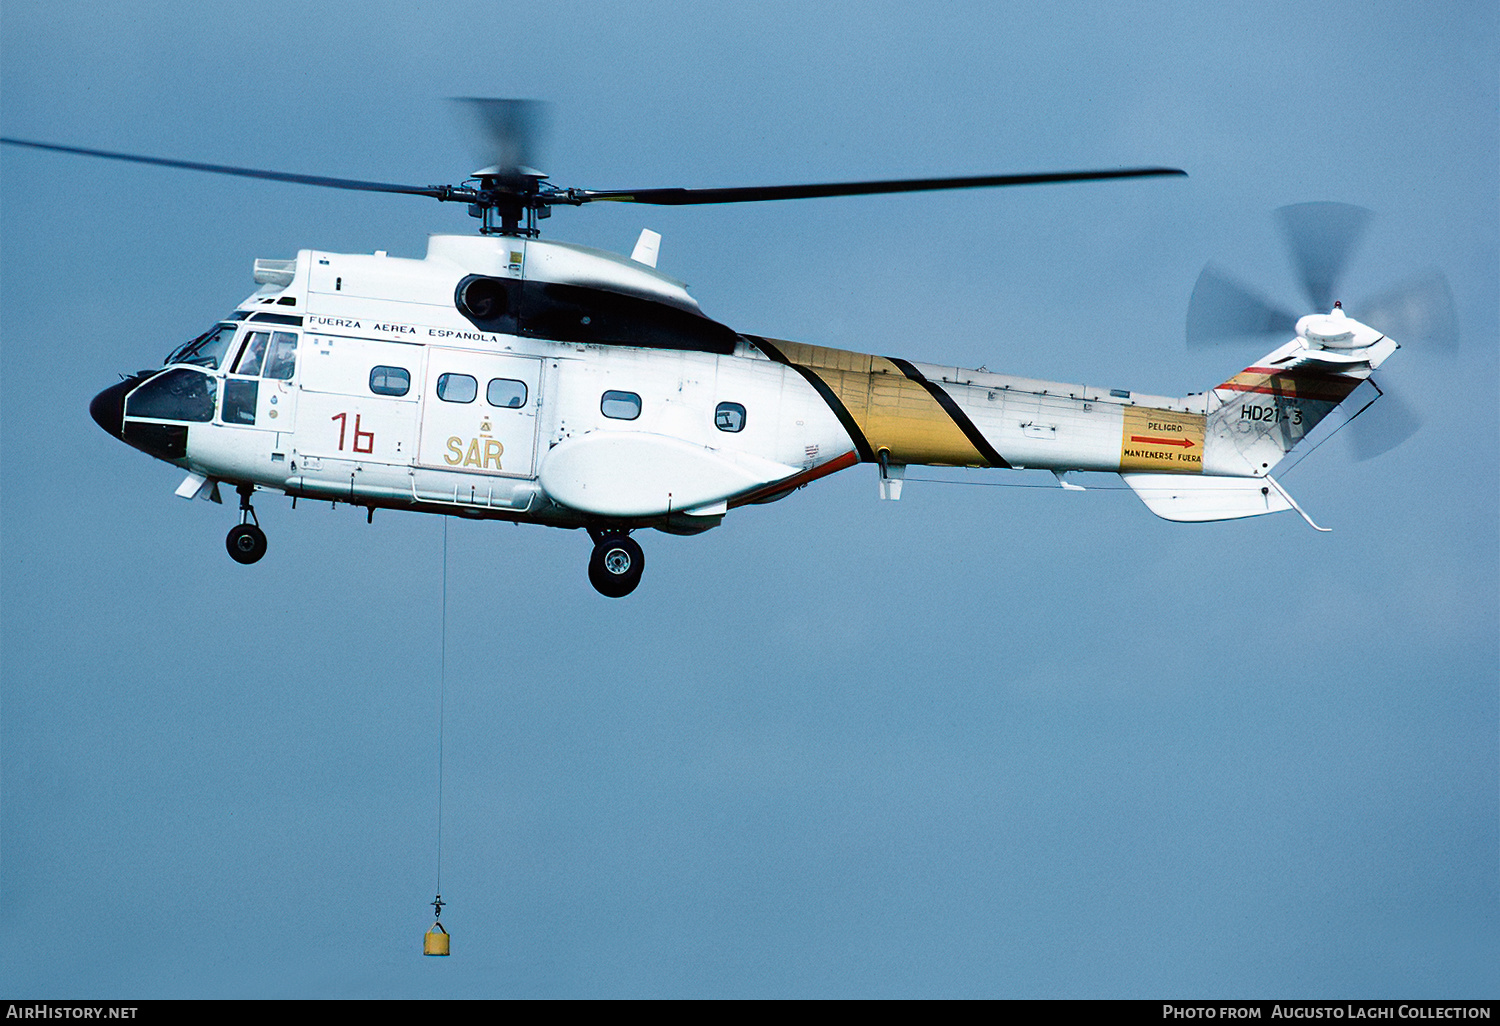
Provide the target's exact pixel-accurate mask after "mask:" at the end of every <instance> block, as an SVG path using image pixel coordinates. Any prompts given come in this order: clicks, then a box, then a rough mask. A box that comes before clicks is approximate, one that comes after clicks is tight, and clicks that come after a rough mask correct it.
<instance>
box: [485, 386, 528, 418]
mask: <svg viewBox="0 0 1500 1026" xmlns="http://www.w3.org/2000/svg"><path fill="white" fill-rule="evenodd" d="M484 398H485V401H486V402H488V403H489V404H490V405H491V406H496V407H499V408H500V409H502V410H519V409H520V408H521V407H523V406H525V405H526V382H524V381H516V380H513V379H512V378H495V379H494V380H493V381H491V382H490V384H489V387H488V388H487V389H485V392H484Z"/></svg>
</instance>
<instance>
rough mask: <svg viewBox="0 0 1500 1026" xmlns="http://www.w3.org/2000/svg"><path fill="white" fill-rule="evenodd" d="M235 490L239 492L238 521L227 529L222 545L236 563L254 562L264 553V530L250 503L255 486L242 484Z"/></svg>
mask: <svg viewBox="0 0 1500 1026" xmlns="http://www.w3.org/2000/svg"><path fill="white" fill-rule="evenodd" d="M237 491H238V492H239V493H240V522H239V525H238V526H237V527H232V528H230V529H229V537H227V538H225V539H224V547H225V548H226V549H228V550H229V558H230V559H233V560H234V561H235V562H236V563H246V564H248V563H255V562H258V561H259V560H260V557H262V556H264V555H265V554H266V532H264V531H262V530H261V529H260V521H259V520H257V519H256V516H255V507H253V506H251V505H250V496H251V495H252V494H254V492H255V486H254V485H248V484H243V485H240V486H239V488H238V489H237Z"/></svg>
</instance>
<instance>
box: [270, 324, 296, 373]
mask: <svg viewBox="0 0 1500 1026" xmlns="http://www.w3.org/2000/svg"><path fill="white" fill-rule="evenodd" d="M296 372H297V333H296V332H295V331H277V332H273V333H272V334H271V352H270V354H269V355H268V356H267V357H266V372H265V373H264V374H262V375H261V377H263V378H269V379H270V380H272V381H291V380H292V375H293V374H295V373H296Z"/></svg>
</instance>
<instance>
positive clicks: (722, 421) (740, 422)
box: [714, 403, 745, 431]
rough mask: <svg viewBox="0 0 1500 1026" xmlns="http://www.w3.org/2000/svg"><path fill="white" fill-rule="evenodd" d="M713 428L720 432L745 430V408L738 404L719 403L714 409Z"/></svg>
mask: <svg viewBox="0 0 1500 1026" xmlns="http://www.w3.org/2000/svg"><path fill="white" fill-rule="evenodd" d="M714 427H716V428H718V429H719V430H720V431H743V430H745V408H744V407H743V406H741V405H740V404H739V403H720V404H719V405H718V406H717V407H716V408H715V409H714Z"/></svg>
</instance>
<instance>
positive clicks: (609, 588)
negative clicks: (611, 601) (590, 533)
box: [589, 531, 646, 598]
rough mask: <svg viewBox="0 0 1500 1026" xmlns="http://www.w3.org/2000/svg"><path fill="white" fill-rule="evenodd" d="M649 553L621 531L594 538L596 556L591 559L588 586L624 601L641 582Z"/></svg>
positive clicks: (598, 535)
mask: <svg viewBox="0 0 1500 1026" xmlns="http://www.w3.org/2000/svg"><path fill="white" fill-rule="evenodd" d="M644 569H646V554H645V553H644V552H642V551H641V547H640V546H639V545H637V544H636V543H635V541H634V540H633V539H632V538H631V537H630V535H628V534H625V533H623V532H619V531H611V532H600V533H597V534H595V535H594V553H593V555H592V556H590V557H589V583H590V584H592V585H593V586H594V590H595V591H597V592H598V593H599V594H601V595H603V596H605V597H607V598H624V597H625V596H626V595H629V594H630V593H631V592H632V591H635V586H636V585H637V584H640V583H641V571H642V570H644Z"/></svg>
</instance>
